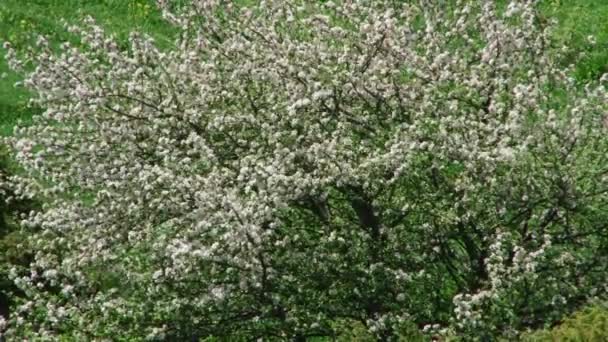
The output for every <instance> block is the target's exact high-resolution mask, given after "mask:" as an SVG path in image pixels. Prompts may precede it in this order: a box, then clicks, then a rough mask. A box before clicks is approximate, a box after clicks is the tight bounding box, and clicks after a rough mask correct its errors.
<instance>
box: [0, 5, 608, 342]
mask: <svg viewBox="0 0 608 342" xmlns="http://www.w3.org/2000/svg"><path fill="white" fill-rule="evenodd" d="M161 6H162V7H163V9H164V14H165V16H166V18H167V19H168V20H170V21H171V22H173V23H174V24H175V25H176V27H178V28H179V29H180V30H181V34H180V35H179V38H178V39H177V41H176V42H175V46H174V48H173V49H172V50H170V51H165V50H160V49H159V48H157V47H156V46H155V43H154V41H153V39H151V38H150V37H146V36H144V35H140V34H133V35H132V36H131V38H130V44H129V47H128V49H124V48H121V47H120V45H119V44H118V43H117V42H116V40H115V39H113V38H112V37H111V36H110V35H107V34H105V33H104V31H103V29H102V28H101V27H99V26H97V25H96V24H95V23H94V22H93V21H92V20H88V21H87V22H86V23H84V24H83V25H82V26H81V27H70V28H69V29H70V31H71V32H73V33H74V34H76V35H77V36H78V37H79V38H80V44H82V45H83V46H84V48H77V47H75V46H74V45H72V44H70V43H65V44H63V45H62V46H61V48H60V50H61V51H60V52H59V53H56V52H55V51H54V50H53V49H52V48H51V47H50V46H49V44H48V43H47V42H46V40H45V39H44V38H43V37H41V38H40V39H39V40H38V48H37V50H34V51H35V52H34V53H32V54H31V55H30V56H29V59H27V58H26V59H25V60H20V59H18V58H17V56H16V53H15V52H14V51H12V50H10V49H9V54H8V57H9V59H10V62H11V65H12V67H13V68H15V69H16V70H20V69H21V68H23V66H24V65H25V64H26V63H28V62H30V61H31V62H33V63H34V65H35V66H36V68H35V70H34V71H33V72H30V73H28V77H27V78H26V80H25V82H24V84H25V85H26V86H27V87H29V88H30V89H31V90H32V91H34V92H35V93H36V94H37V97H36V98H35V99H34V102H35V103H36V104H37V105H38V106H40V107H42V108H45V109H46V110H45V112H44V113H43V114H42V115H40V116H37V117H35V120H34V123H33V124H32V125H31V126H28V127H22V128H20V129H17V130H15V134H14V137H11V138H9V139H7V142H8V143H9V144H10V145H11V146H12V147H13V148H14V150H15V152H16V158H17V160H18V161H19V162H20V164H21V165H22V166H23V167H24V168H25V174H24V175H21V176H18V177H17V176H13V177H11V179H10V180H11V184H13V185H14V191H16V192H17V194H20V195H21V196H25V197H34V196H36V197H39V198H43V199H44V201H45V205H44V206H43V208H42V210H40V211H36V212H32V213H31V214H30V215H29V217H27V218H26V219H25V220H24V221H23V224H24V226H26V227H31V228H32V229H33V232H32V234H33V235H32V238H31V240H32V244H33V245H34V247H35V249H36V251H37V252H36V255H35V260H34V262H33V263H32V264H31V266H30V267H29V269H28V270H27V271H23V270H19V269H14V270H13V271H12V272H11V276H12V279H13V281H14V283H15V284H16V285H17V286H18V287H19V288H20V289H21V290H22V291H23V292H24V294H25V295H26V296H27V298H26V299H25V300H24V301H23V303H21V305H20V306H19V307H18V308H17V310H16V311H17V312H16V314H15V315H13V316H12V318H11V320H10V321H9V322H8V325H7V328H8V330H7V331H6V334H7V336H10V337H14V336H19V337H22V336H26V337H30V338H34V339H37V338H40V339H56V338H59V337H63V338H72V339H77V340H90V339H95V338H125V339H126V338H137V337H142V336H147V337H148V338H150V339H167V340H187V339H197V338H204V337H209V336H216V337H230V338H232V339H238V338H244V339H245V338H247V339H255V338H257V337H262V338H264V339H269V340H271V339H273V338H275V339H284V338H291V339H294V340H296V341H297V340H305V339H306V338H307V337H313V336H320V337H324V336H326V337H332V336H335V335H337V334H339V333H340V332H341V330H344V329H343V328H341V322H350V323H349V324H351V323H352V322H357V323H356V325H357V326H358V327H362V328H363V329H365V330H367V333H369V334H371V335H370V336H374V338H376V339H383V340H389V339H394V338H397V336H400V335H401V336H403V334H405V333H409V332H412V331H413V332H415V333H425V334H427V335H429V336H430V335H444V334H445V335H447V334H455V335H458V336H465V337H471V338H491V337H498V336H502V337H507V338H513V337H516V336H519V334H520V332H522V331H525V330H527V329H529V328H536V327H540V326H543V325H544V324H548V323H551V322H553V321H557V320H559V319H561V318H562V316H564V315H565V314H567V313H570V312H571V311H572V310H574V309H576V308H578V307H580V306H581V305H583V304H585V303H586V302H587V301H588V300H589V299H590V298H606V291H607V290H608V288H607V287H606V284H607V283H606V275H607V274H608V273H607V272H606V271H607V270H606V267H608V262H607V261H608V235H607V233H608V231H607V227H608V226H607V224H606V222H608V211H606V210H605V209H606V208H607V206H606V204H607V201H608V178H607V172H608V160H607V158H608V155H606V153H605V152H606V151H607V147H608V139H607V138H606V127H605V121H604V120H605V117H606V115H607V106H608V95H607V91H606V88H605V87H604V85H605V83H606V81H608V77H607V76H604V77H602V78H601V79H599V80H593V81H591V82H590V83H588V84H583V85H581V84H577V82H576V81H575V79H574V78H573V77H572V74H573V69H572V67H563V66H562V64H561V63H560V62H561V61H560V59H559V57H558V54H559V53H560V52H562V51H566V50H567V49H566V48H565V47H561V46H557V45H556V44H555V42H554V41H553V40H552V39H551V35H550V32H551V28H552V23H551V22H550V21H548V20H547V18H544V17H542V16H541V15H540V14H539V12H538V10H537V8H536V5H535V1H531V0H514V1H511V2H509V3H508V4H507V5H506V6H505V8H496V5H495V4H494V3H493V2H481V1H466V0H462V1H453V2H451V1H447V2H436V1H424V0H420V1H408V2H397V1H388V0H386V1H383V0H377V1H364V0H360V1H341V2H332V1H325V2H309V1H260V2H256V3H255V4H253V5H251V6H250V7H246V6H245V5H238V4H237V3H230V2H228V3H226V2H223V1H215V0H197V1H193V4H192V5H191V6H186V7H179V6H174V5H173V3H169V2H168V3H164V2H162V1H161Z"/></svg>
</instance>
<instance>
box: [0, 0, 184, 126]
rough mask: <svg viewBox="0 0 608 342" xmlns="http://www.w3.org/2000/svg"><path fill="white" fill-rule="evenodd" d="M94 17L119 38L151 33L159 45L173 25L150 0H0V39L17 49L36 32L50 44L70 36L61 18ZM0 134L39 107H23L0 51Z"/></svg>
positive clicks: (24, 93)
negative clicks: (45, 37) (137, 33)
mask: <svg viewBox="0 0 608 342" xmlns="http://www.w3.org/2000/svg"><path fill="white" fill-rule="evenodd" d="M87 15H91V16H93V17H94V18H95V19H96V20H97V21H98V22H99V23H100V24H101V25H102V26H103V27H104V28H106V29H107V30H108V31H109V32H112V33H113V34H116V35H117V37H119V39H120V40H123V41H124V40H126V39H127V37H128V34H129V32H130V31H133V30H138V31H143V32H147V33H150V34H152V35H153V36H154V37H155V38H156V39H157V41H159V42H160V43H161V44H170V42H171V40H172V39H171V34H172V32H173V31H172V28H171V27H170V26H168V25H167V24H166V23H165V22H164V21H163V20H162V18H161V15H160V13H159V11H158V10H157V8H156V5H155V1H154V0H2V1H0V41H2V42H5V41H8V42H10V43H11V44H12V45H13V46H14V47H16V48H17V49H19V50H22V49H26V48H27V46H28V45H30V44H32V43H33V42H34V40H35V38H36V35H37V34H43V35H46V36H49V37H50V38H51V39H50V40H51V41H52V42H55V43H56V42H62V41H65V40H71V39H73V37H71V36H70V35H69V34H68V33H67V32H66V30H65V28H64V25H63V20H64V19H65V20H66V21H67V22H68V23H77V22H78V21H79V20H81V19H82V18H84V17H85V16H87ZM0 75H2V77H1V79H0V135H9V134H11V132H12V130H13V126H14V125H15V123H17V122H18V121H19V120H23V121H28V120H30V119H31V117H32V115H33V114H35V113H36V112H39V111H40V110H39V109H34V108H28V107H27V103H28V97H29V95H28V92H27V91H26V90H25V89H23V88H20V87H15V83H17V82H18V81H19V80H20V76H19V75H16V74H15V73H13V72H11V71H10V70H9V69H8V66H7V63H6V61H5V59H4V51H2V53H1V54H0Z"/></svg>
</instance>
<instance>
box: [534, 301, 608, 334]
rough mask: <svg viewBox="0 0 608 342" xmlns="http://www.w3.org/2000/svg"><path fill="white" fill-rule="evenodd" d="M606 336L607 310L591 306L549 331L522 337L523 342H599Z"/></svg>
mask: <svg viewBox="0 0 608 342" xmlns="http://www.w3.org/2000/svg"><path fill="white" fill-rule="evenodd" d="M606 336H608V310H607V309H606V305H605V304H603V305H597V304H596V305H592V306H589V307H587V308H585V309H584V310H581V311H580V312H577V313H576V314H575V315H573V316H572V317H569V318H567V319H566V320H565V321H564V322H563V323H561V324H559V325H558V326H556V327H554V328H553V329H550V330H541V331H537V332H534V333H531V334H527V335H525V336H524V338H523V340H524V341H529V342H540V341H568V342H579V341H580V342H582V341H586V342H595V341H597V342H600V341H605V340H606Z"/></svg>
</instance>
